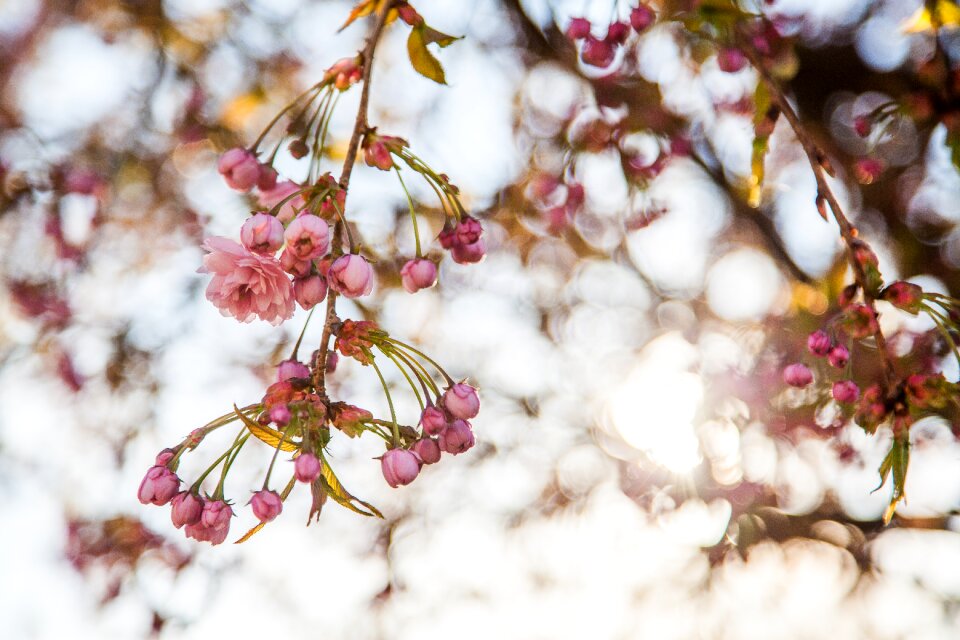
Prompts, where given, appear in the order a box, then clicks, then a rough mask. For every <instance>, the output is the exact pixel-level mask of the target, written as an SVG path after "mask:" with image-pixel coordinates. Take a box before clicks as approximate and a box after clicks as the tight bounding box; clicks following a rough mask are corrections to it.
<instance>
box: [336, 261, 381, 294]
mask: <svg viewBox="0 0 960 640" xmlns="http://www.w3.org/2000/svg"><path fill="white" fill-rule="evenodd" d="M327 278H328V280H329V282H328V284H329V286H330V288H331V289H333V290H334V291H336V292H338V293H340V294H343V295H344V296H346V297H347V298H359V297H360V296H365V295H367V294H369V293H370V292H371V291H373V267H371V266H370V263H369V262H367V259H366V258H364V257H363V256H361V255H355V254H350V253H348V254H347V255H343V256H340V257H339V258H337V259H336V260H334V261H333V264H331V265H330V270H329V271H327Z"/></svg>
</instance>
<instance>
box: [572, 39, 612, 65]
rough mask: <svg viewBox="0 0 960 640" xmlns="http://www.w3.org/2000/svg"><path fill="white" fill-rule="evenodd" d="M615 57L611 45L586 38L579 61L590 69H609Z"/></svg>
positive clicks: (603, 41)
mask: <svg viewBox="0 0 960 640" xmlns="http://www.w3.org/2000/svg"><path fill="white" fill-rule="evenodd" d="M615 56H616V51H615V50H614V47H613V45H612V44H610V43H609V42H607V41H606V40H597V39H596V38H594V37H593V36H588V37H587V38H586V39H585V40H584V41H583V47H582V48H581V49H580V60H582V61H583V63H584V64H587V65H590V66H591V67H600V68H601V69H603V68H605V67H609V66H610V65H611V64H612V63H613V59H614V57H615Z"/></svg>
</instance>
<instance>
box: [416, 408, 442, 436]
mask: <svg viewBox="0 0 960 640" xmlns="http://www.w3.org/2000/svg"><path fill="white" fill-rule="evenodd" d="M420 427H421V428H422V429H423V432H424V433H425V434H427V435H429V436H438V435H440V434H441V433H443V430H444V429H446V428H447V416H446V414H445V413H444V412H443V409H441V408H439V407H435V406H434V405H432V404H431V405H427V408H426V409H424V410H423V413H421V414H420Z"/></svg>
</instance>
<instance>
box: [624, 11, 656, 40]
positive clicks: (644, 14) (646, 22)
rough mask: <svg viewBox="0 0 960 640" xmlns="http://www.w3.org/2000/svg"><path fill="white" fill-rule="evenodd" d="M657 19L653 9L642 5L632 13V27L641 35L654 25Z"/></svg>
mask: <svg viewBox="0 0 960 640" xmlns="http://www.w3.org/2000/svg"><path fill="white" fill-rule="evenodd" d="M656 18H657V16H656V14H655V13H654V12H653V9H651V8H650V7H648V6H647V5H645V4H641V5H640V6H639V7H637V8H636V9H634V10H633V11H631V12H630V26H631V27H633V29H634V31H636V32H637V33H640V32H642V31H644V30H646V28H647V27H649V26H650V25H651V24H653V21H654V20H656Z"/></svg>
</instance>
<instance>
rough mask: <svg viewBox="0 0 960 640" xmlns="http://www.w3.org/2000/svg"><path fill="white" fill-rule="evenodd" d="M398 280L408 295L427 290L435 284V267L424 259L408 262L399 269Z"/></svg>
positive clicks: (431, 262) (430, 261)
mask: <svg viewBox="0 0 960 640" xmlns="http://www.w3.org/2000/svg"><path fill="white" fill-rule="evenodd" d="M400 280H401V281H402V282H403V288H404V289H406V290H407V292H408V293H416V292H417V291H420V290H421V289H429V288H430V287H432V286H433V285H435V284H437V265H436V264H434V262H433V261H432V260H427V259H426V258H415V259H413V260H409V261H408V262H407V263H406V264H405V265H403V268H401V269H400Z"/></svg>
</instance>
